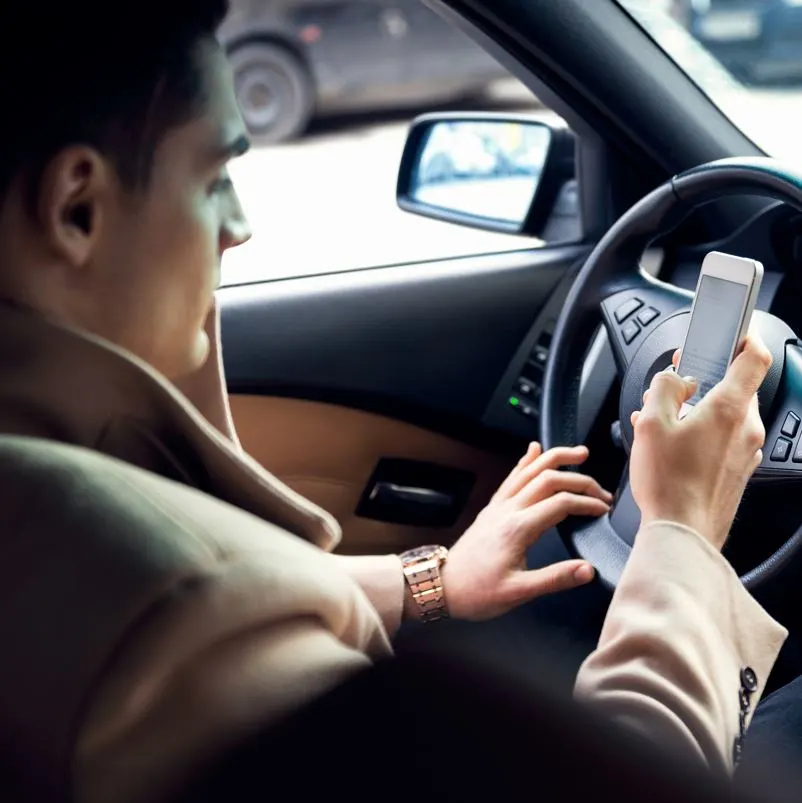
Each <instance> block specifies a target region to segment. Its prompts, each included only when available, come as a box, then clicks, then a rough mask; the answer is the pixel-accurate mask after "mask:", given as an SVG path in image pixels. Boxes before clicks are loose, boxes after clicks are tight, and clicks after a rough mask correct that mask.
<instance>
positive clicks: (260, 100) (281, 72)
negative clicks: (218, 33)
mask: <svg viewBox="0 0 802 803" xmlns="http://www.w3.org/2000/svg"><path fill="white" fill-rule="evenodd" d="M229 62H230V63H231V68H232V71H233V74H234V90H235V92H236V95H237V102H238V103H239V107H240V111H241V113H242V117H243V120H244V121H245V125H246V126H247V127H248V133H249V134H250V137H251V139H252V140H253V142H254V144H255V145H272V144H275V143H278V142H287V141H289V140H292V139H295V138H297V137H298V136H300V135H301V134H303V132H304V131H305V130H306V128H307V127H308V125H309V121H310V120H311V119H312V115H313V112H314V108H315V88H314V84H313V81H312V76H311V75H310V73H309V70H308V68H307V66H306V65H305V64H304V63H303V62H302V61H301V60H300V59H299V58H298V57H297V56H296V55H295V54H294V53H292V52H291V51H290V50H289V49H287V48H285V47H282V46H281V45H276V44H273V43H268V42H265V43H258V42H257V43H251V44H247V45H242V46H240V47H237V48H235V49H234V50H232V51H231V52H230V54H229Z"/></svg>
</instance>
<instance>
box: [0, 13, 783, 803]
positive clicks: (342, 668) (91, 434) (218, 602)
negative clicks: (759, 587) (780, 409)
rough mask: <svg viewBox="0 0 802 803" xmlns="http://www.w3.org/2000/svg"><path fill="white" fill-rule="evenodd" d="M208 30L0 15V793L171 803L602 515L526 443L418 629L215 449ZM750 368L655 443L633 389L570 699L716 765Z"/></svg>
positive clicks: (588, 489) (219, 124)
mask: <svg viewBox="0 0 802 803" xmlns="http://www.w3.org/2000/svg"><path fill="white" fill-rule="evenodd" d="M224 11H225V3H224V2H223V0H195V2H189V3H185V4H182V3H180V2H174V3H169V2H168V3H164V2H162V3H160V4H158V5H157V4H155V3H150V2H138V3H136V4H125V5H123V6H122V7H119V6H113V4H109V3H107V2H103V3H101V2H99V1H98V0H85V2H75V3H70V4H65V3H58V4H54V5H53V7H52V8H48V9H47V12H46V14H47V24H46V25H42V24H41V23H42V20H41V19H40V17H41V16H43V15H44V12H42V11H41V7H40V6H38V7H36V11H34V10H32V9H31V8H30V4H28V3H26V2H23V1H22V0H11V2H9V3H7V4H6V6H5V7H4V10H3V12H2V13H3V15H4V30H6V31H8V32H10V33H9V36H11V37H13V39H14V40H15V41H19V42H20V47H19V48H15V49H13V51H12V49H10V48H9V49H6V50H5V51H3V54H2V55H0V64H2V69H0V74H2V76H3V90H2V91H3V93H4V107H5V108H7V109H10V110H13V112H14V115H13V125H10V126H7V129H8V130H7V131H6V132H5V133H4V136H3V143H2V148H0V195H1V197H2V205H1V206H0V296H2V298H3V299H4V303H3V304H2V305H0V307H2V309H1V311H0V342H2V343H3V348H2V350H0V376H1V377H2V383H0V432H2V433H4V434H5V435H6V436H7V437H4V438H3V439H2V441H1V442H0V487H2V488H3V489H4V492H5V499H4V502H3V505H2V508H0V533H2V540H0V571H1V572H3V575H2V582H0V642H1V643H2V644H3V661H2V662H1V663H0V743H2V744H3V750H2V751H1V752H2V756H1V757H0V761H3V762H5V764H6V769H7V770H8V772H7V773H6V775H5V777H8V778H10V779H11V781H10V782H9V783H13V784H14V786H13V791H12V792H10V793H9V794H7V795H6V797H5V799H12V800H13V799H25V796H26V795H27V796H28V797H29V798H35V797H36V796H37V795H38V796H39V797H41V798H46V799H48V800H62V799H67V798H68V796H69V795H70V794H74V796H75V798H76V799H77V800H78V801H88V802H93V801H104V800H110V799H113V800H115V801H118V802H119V803H125V802H126V801H131V802H132V803H133V801H143V802H144V801H149V803H157V801H162V800H168V799H170V797H171V796H172V795H174V794H175V793H176V791H177V790H178V789H180V788H181V786H182V785H183V784H184V783H185V782H186V781H187V780H188V779H190V778H191V777H193V776H194V775H195V773H196V772H197V771H198V769H199V768H200V767H201V766H202V765H203V764H204V763H206V762H208V761H210V760H213V759H214V758H215V756H217V755H218V754H219V753H220V751H222V750H223V749H225V747H226V746H227V745H228V744H230V743H231V742H232V741H233V740H235V739H238V738H239V737H240V736H241V735H242V734H243V733H246V732H248V731H249V730H250V729H252V728H257V727H260V726H264V725H269V724H270V723H271V722H273V721H276V720H277V719H278V718H280V717H281V716H283V715H284V714H285V713H287V712H289V711H292V710H293V709H294V708H296V707H298V706H299V705H301V704H302V703H304V702H306V701H307V700H309V699H311V698H313V697H315V696H317V695H319V694H322V693H323V692H324V691H326V690H327V689H329V688H331V687H333V686H334V685H336V684H337V683H338V682H340V681H341V680H343V679H344V678H346V677H348V676H350V675H351V674H353V673H355V672H357V671H358V670H359V669H360V668H362V667H364V666H365V665H367V664H368V663H369V662H370V661H372V660H375V659H378V658H381V657H382V656H386V655H389V654H390V638H391V636H392V634H393V633H394V631H395V629H396V628H397V626H398V624H399V621H400V619H401V618H402V615H405V616H408V617H414V618H423V619H426V618H429V616H430V614H431V613H432V612H434V613H435V615H436V616H442V615H444V614H446V613H448V614H450V615H451V616H454V617H460V618H466V619H482V618H487V617H490V616H495V615H497V614H499V613H502V612H504V611H506V610H509V609H511V608H513V607H514V606H516V605H518V604H520V603H522V602H524V601H526V600H528V599H531V598H533V597H535V596H537V595H539V594H542V593H546V592H548V591H554V590H558V589H565V588H570V587H572V586H576V585H578V584H582V583H585V582H587V581H588V580H589V579H590V578H591V577H592V569H591V567H589V566H588V565H587V564H586V563H585V562H583V561H567V562H564V563H561V564H558V565H556V566H552V567H548V568H547V569H545V570H541V571H538V572H527V571H525V569H524V565H523V564H524V554H525V551H526V548H527V546H528V545H529V544H531V543H532V542H533V541H534V540H535V539H536V538H537V537H538V536H539V535H540V534H541V533H542V532H543V531H544V530H546V529H548V528H549V527H551V526H553V525H554V524H555V523H557V522H558V521H560V520H561V519H563V518H565V517H566V516H568V515H590V516H598V515H602V514H604V513H605V512H606V511H607V509H608V505H609V502H610V495H609V493H607V492H606V491H604V490H603V489H601V488H600V487H599V486H598V485H597V484H596V483H595V482H594V481H593V480H591V479H590V478H587V477H583V476H582V475H580V474H577V473H574V472H562V471H559V470H558V469H560V468H561V467H563V466H567V465H578V464H581V463H582V461H583V460H584V459H585V457H586V450H584V449H583V448H581V447H577V448H572V449H557V450H553V451H552V452H549V453H546V454H541V452H540V449H539V447H538V446H537V445H533V446H532V447H531V448H530V450H529V451H528V453H527V454H526V455H525V456H524V457H523V458H522V460H521V461H520V462H519V464H518V465H517V466H516V467H515V468H514V469H513V471H512V473H511V475H510V477H509V478H508V479H507V480H506V481H505V483H504V484H503V485H502V487H501V488H500V489H499V491H498V492H497V494H496V495H495V497H494V499H493V500H492V501H491V502H490V504H489V506H488V507H487V509H486V510H485V511H483V513H482V514H481V515H480V516H479V517H478V519H477V521H476V523H475V524H474V525H473V526H472V527H471V528H470V529H469V530H468V531H467V532H466V533H465V535H464V536H463V537H462V538H461V539H460V540H459V542H458V543H457V544H456V545H455V546H454V548H453V549H452V550H451V552H450V554H449V556H448V559H447V560H446V561H445V563H444V564H443V565H442V566H441V567H440V568H441V569H442V571H441V572H440V575H439V576H437V573H436V572H435V570H434V568H432V572H433V576H432V577H431V578H430V580H432V582H435V581H436V583H439V584H440V585H441V587H442V589H441V591H440V592H439V593H438V594H437V595H436V596H435V598H434V605H431V604H430V603H429V602H428V600H430V599H431V597H430V596H425V597H424V596H423V595H422V594H421V593H417V594H416V593H413V592H414V591H416V590H417V591H418V592H419V591H420V587H419V586H418V587H417V588H416V586H415V584H413V583H410V584H407V585H405V572H404V571H402V563H401V561H400V560H399V558H398V557H397V556H392V555H390V556H377V557H366V558H345V557H335V556H332V555H330V554H329V552H328V550H331V549H332V548H333V547H334V546H336V543H337V540H338V538H339V530H338V527H337V524H336V522H334V521H333V520H332V518H331V517H330V516H329V515H327V514H326V513H325V512H323V511H321V510H319V509H317V508H316V507H315V506H313V505H311V504H310V503H308V502H307V501H305V500H303V499H302V498H300V497H299V496H298V495H297V494H294V493H293V492H292V491H291V490H290V489H288V488H286V487H285V486H283V485H282V484H281V483H279V482H277V481H276V480H275V479H274V478H273V477H271V476H270V475H268V474H267V473H266V472H264V471H263V470H262V469H261V468H260V467H259V466H258V465H256V464H255V462H254V461H253V460H251V459H250V458H249V457H248V456H247V455H245V454H244V453H243V452H242V450H241V448H239V446H238V443H237V441H236V436H235V434H234V432H233V429H232V424H231V420H230V414H229V412H228V409H227V400H226V397H225V393H224V389H223V384H222V357H221V352H220V343H219V322H218V318H217V313H216V310H215V308H214V299H213V294H214V289H215V287H216V285H217V282H218V280H219V270H220V260H221V257H222V255H223V253H224V252H225V251H226V250H227V249H228V248H232V247H235V246H236V245H238V244H239V243H241V242H243V241H244V240H246V239H247V237H248V236H249V231H248V227H247V223H246V221H245V220H244V217H243V214H242V210H241V208H240V205H239V202H238V199H237V197H236V193H235V192H234V189H233V187H232V185H231V181H230V179H229V177H228V174H227V172H226V164H227V162H228V161H229V159H230V158H231V157H232V156H236V155H237V154H239V153H241V152H242V151H243V150H244V148H245V147H246V146H247V141H246V140H245V138H244V129H243V125H242V121H241V119H240V116H239V113H238V110H237V108H236V104H235V101H234V95H233V91H232V88H231V85H230V80H229V76H228V72H227V69H226V63H225V57H224V55H223V53H222V52H221V51H220V49H219V47H218V46H217V44H216V42H215V40H214V36H213V32H214V30H215V28H216V26H217V24H218V23H219V21H220V19H221V18H222V15H223V13H224ZM37 12H38V13H37ZM123 32H124V33H123ZM12 52H13V55H12ZM45 67H48V68H47V69H45ZM36 70H38V71H39V73H38V74H41V75H43V76H46V80H45V79H44V78H43V79H42V80H41V82H40V81H37V80H36V79H34V78H33V77H32V76H34V75H35V74H37V73H36ZM767 368H768V358H767V353H766V350H765V349H764V348H763V347H762V346H761V345H760V344H759V343H758V342H751V343H749V344H748V345H747V347H746V349H745V350H744V352H743V354H742V355H741V356H740V357H739V358H738V361H737V362H736V365H735V366H734V368H733V370H732V372H731V374H730V375H729V376H728V379H727V381H726V382H725V383H723V384H722V385H721V387H720V389H719V390H718V392H717V393H715V394H711V397H712V398H710V399H709V401H706V403H705V405H700V406H699V408H698V410H697V414H696V415H694V416H692V417H689V418H688V419H686V420H685V421H683V422H681V423H680V422H678V421H677V420H676V411H677V410H678V409H679V404H681V402H682V401H683V400H684V399H685V398H686V397H687V396H688V394H689V393H690V392H691V391H692V385H691V384H689V383H687V382H683V381H682V380H679V379H678V378H676V377H673V376H669V375H668V374H666V375H662V376H661V377H659V378H658V379H657V380H656V382H655V387H654V392H653V395H652V397H651V398H650V399H649V400H647V403H646V406H645V408H644V412H643V416H642V418H641V420H640V421H639V422H638V426H637V433H638V435H637V441H636V450H635V452H634V453H633V471H636V472H637V474H638V477H640V479H638V477H634V478H633V488H634V490H635V491H636V498H637V499H638V502H639V504H640V506H641V509H642V511H643V516H644V526H643V528H642V532H641V534H640V536H639V539H638V545H637V547H636V548H635V551H634V553H633V559H632V561H631V564H630V566H629V568H628V569H627V573H626V576H625V578H624V580H623V582H622V585H621V588H620V589H619V591H618V593H617V595H616V597H615V599H614V601H613V605H612V607H611V610H610V613H609V615H608V619H607V624H606V627H605V631H604V633H603V634H602V640H601V643H600V647H599V650H598V651H597V652H596V653H594V655H593V656H591V658H590V659H589V660H588V662H587V663H586V665H585V666H584V668H583V670H582V672H581V673H580V678H579V689H580V691H581V694H582V696H583V697H585V698H587V699H588V700H590V701H591V702H593V703H595V704H597V705H599V706H600V707H601V708H602V709H603V710H605V711H607V712H609V713H610V714H611V715H612V716H614V717H617V718H623V719H625V720H626V721H627V722H629V723H631V724H632V725H633V726H635V727H637V728H640V729H641V730H643V731H644V732H646V733H647V734H649V735H650V738H659V739H661V740H663V741H666V742H668V743H670V744H672V745H675V746H676V747H677V748H678V749H679V750H684V751H686V752H688V753H690V754H691V755H693V756H694V757H697V758H701V759H702V760H703V761H705V762H707V763H708V764H710V765H712V766H714V767H717V768H721V769H723V770H728V769H730V768H731V766H732V763H733V758H732V753H733V743H734V742H735V743H739V742H738V740H739V739H740V731H741V730H742V729H743V728H744V727H745V726H746V724H748V720H749V717H750V716H751V710H752V709H753V706H754V704H755V703H756V702H757V699H758V698H759V696H760V692H761V690H762V688H763V685H764V683H765V680H766V676H767V675H768V672H769V670H770V667H771V665H772V663H773V661H774V658H775V656H776V653H777V651H778V649H779V647H780V645H781V643H782V641H783V639H784V637H785V631H784V630H783V629H782V628H781V627H780V626H779V625H777V624H776V623H774V622H773V621H771V620H770V619H769V617H768V616H766V614H765V613H764V612H763V611H762V610H761V609H760V608H759V607H758V606H757V605H756V603H754V601H753V600H751V598H750V597H749V596H748V594H747V593H746V592H745V591H744V589H743V588H742V587H741V585H740V583H739V582H738V580H737V577H735V575H734V573H733V572H732V570H731V569H730V568H729V566H728V565H727V564H726V562H725V561H724V560H723V559H722V558H721V556H720V554H719V553H718V549H719V548H720V546H721V544H722V543H723V539H724V537H725V536H726V533H727V530H728V527H729V524H730V522H731V520H732V517H733V515H734V512H735V507H736V506H737V501H738V499H739V497H740V493H741V492H742V490H743V487H744V484H745V482H746V480H747V478H748V476H749V475H750V473H751V471H752V470H753V469H754V466H755V465H756V463H755V460H756V459H757V456H758V453H759V449H760V446H761V444H762V438H763V432H762V426H761V425H760V422H759V419H757V417H756V415H757V414H756V406H755V404H754V401H755V391H756V390H757V388H758V386H759V385H760V382H761V381H762V379H763V377H764V376H765V373H766V370H767ZM177 386H180V387H182V388H184V389H185V391H186V393H188V394H190V396H191V397H192V399H194V403H191V402H190V401H189V399H188V398H187V397H186V396H185V395H184V394H182V393H181V392H179V390H178V389H177ZM706 449H708V450H709V451H708V452H706V451H705V450H706ZM706 454H715V455H717V459H716V461H715V463H711V462H710V461H709V460H708V459H706V458H705V455H706ZM723 454H726V455H727V460H726V461H724V460H722V459H721V456H722V455H723ZM657 465H660V466H661V471H660V477H661V483H660V484H657V483H655V481H654V477H655V476H656V475H657V472H656V471H655V470H654V466H657ZM667 486H670V487H667ZM699 489H703V494H701V495H700V493H699ZM413 569H414V563H411V564H410V568H408V570H407V572H406V574H407V576H410V577H411V576H413V575H414V570H413ZM443 589H444V594H443V593H442V590H443ZM422 600H427V601H424V602H423V604H421V602H422ZM655 628H656V629H655ZM678 645H679V646H678ZM56 665H57V666H58V669H56ZM747 667H748V668H749V675H748V677H749V679H750V682H749V689H748V690H747V691H748V697H749V701H750V709H749V710H747V711H745V712H741V711H740V709H739V704H738V689H739V685H740V686H743V682H742V681H739V673H742V671H743V670H744V669H745V668H747ZM753 677H754V682H752V678H753ZM744 693H745V694H746V693H747V692H744ZM741 713H743V716H742V717H741V719H740V720H739V715H740V714H741Z"/></svg>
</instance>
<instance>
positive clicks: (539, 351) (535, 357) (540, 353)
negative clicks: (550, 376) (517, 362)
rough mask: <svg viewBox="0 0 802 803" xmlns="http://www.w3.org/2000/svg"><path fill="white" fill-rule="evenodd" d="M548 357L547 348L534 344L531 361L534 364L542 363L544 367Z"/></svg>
mask: <svg viewBox="0 0 802 803" xmlns="http://www.w3.org/2000/svg"><path fill="white" fill-rule="evenodd" d="M548 359H549V350H548V349H546V348H543V346H535V350H534V351H533V352H532V362H533V363H535V364H536V365H542V366H543V367H544V368H545V367H546V362H548Z"/></svg>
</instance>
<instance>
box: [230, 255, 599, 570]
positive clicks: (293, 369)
mask: <svg viewBox="0 0 802 803" xmlns="http://www.w3.org/2000/svg"><path fill="white" fill-rule="evenodd" d="M586 253H587V249H586V248H584V247H574V246H571V247H564V248H549V249H542V250H530V251H519V252H513V253H506V254H497V255H490V256H482V257H471V258H466V259H454V260H447V261H444V262H439V263H427V264H416V265H405V266H401V267H396V268H381V269H374V270H365V271H354V272H350V273H343V274H333V275H326V276H317V277H309V278H304V279H292V280H287V281H280V282H272V283H265V284H262V285H249V286H243V287H229V288H224V289H223V290H221V291H220V302H221V308H222V319H223V344H224V353H225V361H226V370H227V379H228V385H229V391H230V393H231V404H232V412H233V415H234V420H235V423H236V426H237V430H238V432H239V434H240V438H241V440H242V443H243V446H244V448H245V449H246V450H247V451H248V452H249V453H250V454H252V455H253V456H254V457H255V458H256V459H257V460H259V461H260V462H261V463H262V465H264V466H265V468H267V469H268V470H269V471H271V472H272V473H274V474H275V475H276V476H278V477H279V478H280V479H282V480H283V481H285V482H287V483H288V484H289V485H290V486H291V487H293V488H295V489H296V490H297V491H299V492H300V493H302V494H304V495H305V496H307V497H309V498H310V499H312V500H313V501H314V502H316V503H318V504H319V505H321V506H322V507H323V508H325V509H327V510H329V511H330V512H331V513H333V514H334V515H335V516H336V517H337V518H338V520H340V521H341V523H342V524H343V526H344V543H343V545H342V547H341V549H342V551H343V552H345V553H349V554H361V553H366V552H376V551H380V552H386V551H398V550H401V549H406V548H408V547H410V546H413V545H415V544H420V543H422V542H424V541H427V540H428V541H432V540H434V541H436V542H438V543H449V542H450V541H451V540H453V538H454V537H456V536H457V535H458V534H459V533H460V532H461V531H462V530H464V528H465V526H467V524H468V523H469V522H470V521H471V520H472V519H473V517H474V516H475V515H476V513H477V512H478V510H479V509H481V507H482V506H483V505H484V504H485V503H486V502H487V500H488V499H489V497H490V496H491V494H492V491H493V489H494V488H495V487H497V485H498V483H499V482H500V480H501V479H502V478H503V476H504V474H505V473H506V471H507V470H508V469H509V468H510V466H511V464H512V462H513V458H514V457H517V455H518V453H519V450H520V447H521V441H520V438H522V437H524V438H525V437H529V438H532V439H534V438H535V437H537V426H536V425H534V424H531V423H530V422H524V423H525V424H527V427H526V428H524V429H518V430H517V431H516V430H515V428H514V427H513V428H507V429H506V431H505V428H504V426H503V425H502V426H500V427H497V428H493V429H489V428H488V427H487V426H486V421H484V419H485V416H486V412H487V409H488V405H489V404H490V402H491V401H492V399H493V398H495V397H496V396H497V395H498V388H499V382H500V380H501V379H502V378H503V377H505V376H506V375H508V373H509V371H508V367H509V365H510V361H511V360H512V359H513V357H514V356H515V355H516V354H518V353H519V352H520V346H521V343H523V342H526V340H527V338H528V337H530V336H531V331H530V330H531V329H532V326H533V323H534V322H535V321H536V320H539V319H540V318H542V315H541V313H542V312H543V310H544V309H546V310H547V311H548V309H550V308H551V307H552V306H553V304H554V294H555V290H556V289H557V288H563V287H564V286H565V285H566V282H565V279H566V277H567V276H569V275H570V274H571V273H572V268H573V267H574V266H575V265H576V264H577V261H578V260H580V259H581V258H582V257H583V256H584V255H585V254H586ZM550 299H551V303H550V304H548V307H547V306H546V305H547V302H549V300H550ZM511 447H514V448H511ZM384 458H405V459H410V460H415V461H421V462H423V463H425V464H427V465H430V466H444V467H450V468H453V469H462V470H463V471H467V472H470V474H471V476H472V488H471V492H470V495H469V497H468V498H467V500H465V503H464V505H463V506H462V507H461V508H460V510H459V515H458V517H457V520H456V522H455V523H453V525H451V526H448V527H439V528H433V527H427V526H414V525H409V524H399V523H394V522H388V521H379V520H376V519H373V518H366V517H364V516H360V515H358V514H357V508H358V507H359V503H360V500H361V499H362V498H363V497H364V495H365V493H366V492H368V491H369V490H370V489H369V488H368V485H369V481H370V479H371V476H372V474H373V471H374V470H375V468H376V466H377V464H378V463H379V461H380V460H382V459H384Z"/></svg>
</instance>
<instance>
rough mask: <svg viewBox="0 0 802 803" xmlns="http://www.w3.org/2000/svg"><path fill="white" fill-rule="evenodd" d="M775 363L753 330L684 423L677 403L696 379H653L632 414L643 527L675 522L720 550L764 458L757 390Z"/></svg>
mask: <svg viewBox="0 0 802 803" xmlns="http://www.w3.org/2000/svg"><path fill="white" fill-rule="evenodd" d="M675 356H676V355H675ZM771 361H772V358H771V353H770V352H769V350H768V349H767V348H766V346H765V345H764V343H763V341H762V340H761V339H760V338H759V337H758V336H757V335H756V334H750V335H749V337H748V338H747V340H746V343H745V345H744V348H743V351H742V352H741V353H740V354H739V355H738V356H737V357H736V358H735V360H733V363H732V365H731V366H730V368H729V370H728V371H727V375H726V376H725V378H724V379H723V380H722V381H721V382H720V383H719V384H718V385H717V386H716V387H714V388H713V389H712V390H711V391H710V392H709V393H708V394H707V396H705V398H704V399H702V401H701V402H699V404H697V405H695V406H694V407H693V408H691V410H690V412H689V413H688V415H687V416H685V418H683V419H682V420H680V419H679V411H680V407H681V406H682V404H683V402H685V401H687V400H688V399H690V398H691V397H692V396H693V394H694V391H695V389H696V384H695V382H694V381H688V380H687V379H682V378H680V377H679V376H677V375H676V374H675V373H673V372H670V371H664V372H661V373H659V374H657V375H656V376H655V377H654V379H653V380H652V384H651V386H650V388H649V390H647V391H646V394H645V395H644V404H643V409H642V410H640V411H638V412H635V413H633V415H632V423H633V425H634V430H635V439H634V443H633V446H632V454H631V456H630V464H629V474H630V483H631V486H632V494H633V496H634V498H635V502H636V503H637V505H638V507H639V508H640V511H641V519H642V523H643V524H649V523H650V522H653V521H673V522H676V523H678V524H684V525H686V526H688V527H691V528H692V529H694V530H696V532H698V533H699V534H700V535H701V536H702V537H703V538H705V539H706V540H708V541H709V542H710V543H711V544H712V545H713V546H714V547H715V548H716V549H721V547H723V546H724V542H725V541H726V540H727V534H728V533H729V530H730V526H731V525H732V521H733V519H734V518H735V513H736V511H737V509H738V505H739V503H740V501H741V496H742V495H743V492H744V488H745V487H746V483H747V482H748V480H749V478H750V477H751V476H752V474H753V473H754V471H755V469H756V468H757V467H758V465H760V463H761V461H762V459H763V453H762V451H761V450H762V448H763V443H764V441H765V437H766V432H765V429H764V427H763V423H762V421H761V420H760V414H759V412H758V405H757V390H758V388H759V387H760V385H761V384H762V382H763V380H764V379H765V377H766V374H767V373H768V370H769V368H770V366H771ZM675 364H676V360H675Z"/></svg>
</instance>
